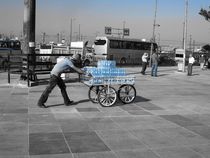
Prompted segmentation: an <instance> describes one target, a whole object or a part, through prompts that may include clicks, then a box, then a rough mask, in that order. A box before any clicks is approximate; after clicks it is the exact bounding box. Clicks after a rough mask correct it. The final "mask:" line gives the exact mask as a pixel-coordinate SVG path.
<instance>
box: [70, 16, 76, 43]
mask: <svg viewBox="0 0 210 158" xmlns="http://www.w3.org/2000/svg"><path fill="white" fill-rule="evenodd" d="M74 20H75V18H73V19H72V18H71V21H70V36H69V45H70V46H71V42H72V30H73V26H72V25H73V21H74Z"/></svg>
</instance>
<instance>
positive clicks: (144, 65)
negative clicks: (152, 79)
mask: <svg viewBox="0 0 210 158" xmlns="http://www.w3.org/2000/svg"><path fill="white" fill-rule="evenodd" d="M141 59H142V70H141V74H142V75H145V71H146V69H147V61H148V53H144V54H143V55H142V57H141Z"/></svg>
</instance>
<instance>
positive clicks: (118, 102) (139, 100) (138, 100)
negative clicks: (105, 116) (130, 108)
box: [114, 96, 151, 106]
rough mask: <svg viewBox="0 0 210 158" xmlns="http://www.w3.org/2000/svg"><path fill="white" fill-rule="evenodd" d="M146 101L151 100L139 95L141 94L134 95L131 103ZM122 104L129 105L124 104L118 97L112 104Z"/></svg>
mask: <svg viewBox="0 0 210 158" xmlns="http://www.w3.org/2000/svg"><path fill="white" fill-rule="evenodd" d="M148 101H151V100H150V99H147V98H144V97H141V96H136V98H135V100H134V101H133V102H132V103H140V102H148ZM132 103H130V104H132ZM123 105H129V104H124V103H122V102H121V101H120V100H119V99H118V100H117V102H116V104H115V105H114V106H123Z"/></svg>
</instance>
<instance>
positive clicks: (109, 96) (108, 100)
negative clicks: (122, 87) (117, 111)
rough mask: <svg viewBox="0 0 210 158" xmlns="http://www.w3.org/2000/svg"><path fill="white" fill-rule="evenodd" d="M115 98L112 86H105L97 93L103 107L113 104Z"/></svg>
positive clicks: (115, 94)
mask: <svg viewBox="0 0 210 158" xmlns="http://www.w3.org/2000/svg"><path fill="white" fill-rule="evenodd" d="M116 100H117V93H116V91H115V89H114V88H113V87H110V86H107V87H104V88H103V89H101V90H100V91H99V93H98V102H99V103H100V104H101V105H102V106H105V107H109V106H112V105H114V103H115V102H116Z"/></svg>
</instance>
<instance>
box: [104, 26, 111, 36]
mask: <svg viewBox="0 0 210 158" xmlns="http://www.w3.org/2000/svg"><path fill="white" fill-rule="evenodd" d="M105 34H107V35H111V34H112V28H111V27H105Z"/></svg>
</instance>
